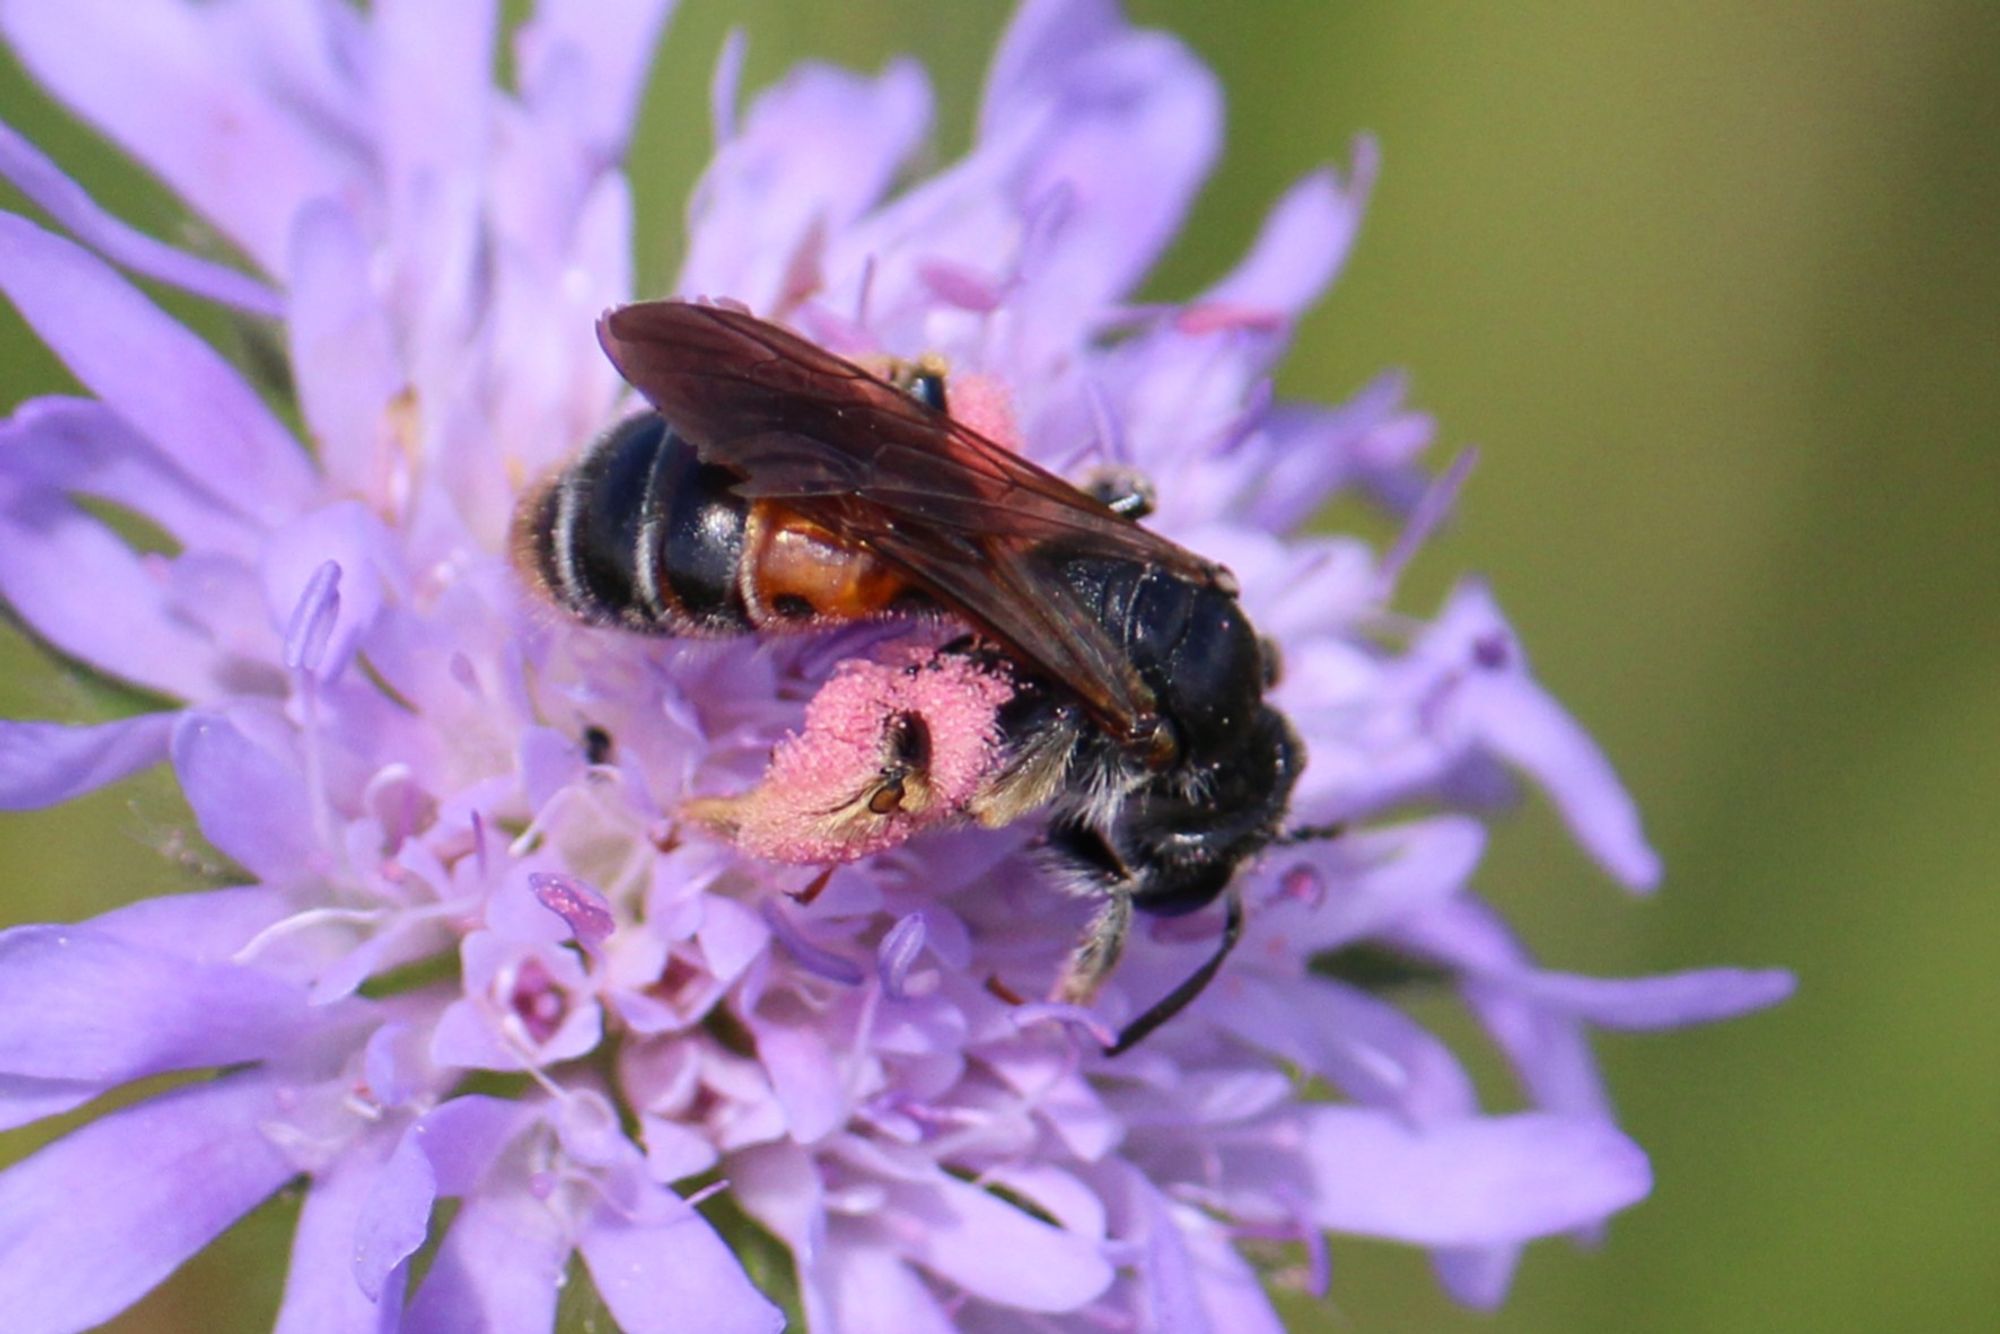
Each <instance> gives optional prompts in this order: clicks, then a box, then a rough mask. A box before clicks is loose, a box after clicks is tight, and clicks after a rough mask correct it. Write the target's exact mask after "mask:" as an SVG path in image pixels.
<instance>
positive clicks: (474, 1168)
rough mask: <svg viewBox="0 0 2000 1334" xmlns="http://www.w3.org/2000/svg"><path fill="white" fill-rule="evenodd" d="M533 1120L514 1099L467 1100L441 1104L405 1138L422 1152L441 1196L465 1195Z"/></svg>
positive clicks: (472, 1096) (530, 1112) (472, 1097)
mask: <svg viewBox="0 0 2000 1334" xmlns="http://www.w3.org/2000/svg"><path fill="white" fill-rule="evenodd" d="M533 1115H534V1112H533V1109H532V1108H531V1107H529V1106H527V1105H526V1104H524V1103H521V1102H518V1101H515V1100H514V1099H512V1098H494V1097H488V1096H486V1095H484V1094H467V1095H465V1096H463V1097H458V1098H453V1099H451V1100H450V1101H448V1102H443V1103H439V1104H438V1105H437V1106H436V1107H435V1108H433V1109H431V1110H430V1111H429V1112H427V1113H425V1114H424V1115H423V1117H421V1118H420V1119H419V1120H418V1121H417V1122H416V1123H415V1124H413V1125H412V1126H411V1127H410V1129H409V1132H408V1134H407V1135H406V1136H405V1137H404V1142H405V1143H407V1144H410V1145H412V1146H414V1147H416V1148H420V1149H422V1150H423V1152H424V1155H425V1157H427V1158H428V1159H429V1160H430V1164H431V1169H432V1171H433V1172H434V1173H435V1175H436V1179H437V1192H438V1194H440V1195H450V1196H458V1195H466V1194H469V1193H470V1192H471V1191H473V1190H474V1189H475V1188H476V1187H477V1186H478V1184H479V1182H480V1179H481V1178H482V1177H483V1176H484V1175H485V1173H486V1170H487V1169H488V1168H490V1167H491V1166H492V1165H493V1163H494V1162H495V1160H497V1159H498V1158H499V1156H500V1154H501V1153H502V1152H503V1151H504V1150H505V1149H506V1147H507V1145H508V1144H509V1143H511V1142H512V1141H513V1139H514V1137H515V1136H517V1135H519V1134H520V1133H521V1131H522V1129H523V1128H524V1127H525V1126H526V1124H527V1123H528V1121H529V1120H531V1119H532V1117H533Z"/></svg>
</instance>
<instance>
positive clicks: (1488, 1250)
mask: <svg viewBox="0 0 2000 1334" xmlns="http://www.w3.org/2000/svg"><path fill="white" fill-rule="evenodd" d="M1520 1263H1521V1248H1520V1247H1519V1246H1487V1247H1481V1248H1478V1249H1462V1250H1441V1251H1437V1252H1434V1253H1433V1254H1432V1255H1431V1267H1432V1268H1433V1269H1434V1270H1435V1271H1436V1272H1437V1276H1438V1282H1439V1283H1441V1284H1443V1285H1444V1290H1445V1291H1446V1292H1448V1293H1450V1294H1451V1296H1452V1300H1453V1301H1456V1302H1460V1303H1463V1304H1464V1305H1466V1306H1470V1307H1472V1308H1473V1309H1474V1310H1479V1311H1494V1310H1498V1309H1499V1307H1500V1303H1501V1302H1503V1301H1505V1300H1506V1299H1507V1289H1508V1288H1510V1287H1512V1286H1513V1284H1514V1270H1515V1269H1516V1267H1518V1266H1519V1265H1520Z"/></svg>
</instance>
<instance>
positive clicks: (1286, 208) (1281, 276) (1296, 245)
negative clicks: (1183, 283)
mask: <svg viewBox="0 0 2000 1334" xmlns="http://www.w3.org/2000/svg"><path fill="white" fill-rule="evenodd" d="M1378 165H1379V154H1378V153H1377V152H1376V149H1375V143H1374V141H1373V140H1371V139H1363V140H1361V142H1360V143H1358V144H1357V145H1356V146H1355V150H1354V166H1353V169H1352V170H1351V172H1350V174H1349V177H1348V181H1347V183H1346V186H1345V188H1343V187H1342V183H1341V180H1340V178H1339V177H1338V176H1336V175H1335V174H1334V173H1333V171H1332V170H1331V169H1327V170H1322V171H1316V172H1314V173H1313V174H1312V175H1310V176H1308V177H1306V178H1305V179H1304V180H1303V181H1300V182H1299V183H1298V184H1297V185H1295V186H1293V187H1292V188H1291V189H1290V190H1288V191H1286V193H1285V196H1284V198H1282V199H1280V200H1279V201H1278V203H1277V206H1276V207H1275V208H1273V209H1272V210H1271V214H1270V216H1269V217H1267V218H1266V219H1265V220H1264V226H1263V230H1261V231H1260V232H1258V234H1257V240H1256V243H1255V244H1253V245H1252V246H1251V247H1250V253H1249V254H1248V255H1246V256H1245V257H1244V259H1243V262H1242V263H1240V264H1238V265H1237V266H1236V268H1235V270H1234V271H1233V272H1231V273H1230V275H1229V276H1228V277H1226V278H1224V279H1223V280H1222V281H1221V282H1219V283H1217V284H1216V285H1215V286H1214V287H1212V288H1210V289H1209V290H1208V291H1206V292H1204V293H1203V294H1202V296H1201V301H1202V302H1203V303H1210V302H1213V303H1216V304H1220V305H1227V306H1240V307H1243V308H1245V309H1250V310H1271V311H1275V312H1277V313H1279V314H1282V315H1285V316H1293V317H1295V316H1297V315H1299V314H1301V313H1302V312H1303V311H1304V310H1305V308H1306V307H1307V306H1308V305H1310V304H1311V303H1312V302H1313V301H1314V300H1315V299H1317V298H1318V296H1319V294H1320V293H1321V292H1322V291H1324V290H1325V288H1326V285H1327V284H1328V283H1330V282H1332V281H1333V275H1334V274H1335V273H1337V272H1338V271H1339V270H1340V266H1341V264H1342V262H1343V261H1345V260H1346V258H1347V252H1348V250H1349V249H1350V248H1351V247H1352V246H1353V244H1354V238H1355V236H1356V235H1357V234H1358V233H1359V232H1360V230H1361V214H1362V211H1363V210H1364V209H1365V208H1366V207H1367V204H1368V195H1369V192H1370V191H1371V190H1372V189H1373V188H1374V185H1375V172H1376V168H1377V167H1378Z"/></svg>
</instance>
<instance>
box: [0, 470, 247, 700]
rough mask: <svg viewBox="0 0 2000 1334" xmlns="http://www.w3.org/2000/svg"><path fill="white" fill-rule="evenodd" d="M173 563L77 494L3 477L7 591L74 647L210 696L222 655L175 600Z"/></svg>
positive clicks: (81, 655) (1, 540)
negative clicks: (19, 485)
mask: <svg viewBox="0 0 2000 1334" xmlns="http://www.w3.org/2000/svg"><path fill="white" fill-rule="evenodd" d="M167 573H168V571H167V567H166V566H165V564H164V562H163V561H161V560H160V559H159V558H156V557H143V556H140V555H137V554H136V553H134V552H133V550H132V549H131V548H130V547H128V546H126V545H125V542H124V540H123V539H122V538H120V537H118V536H117V535H116V534H115V533H113V532H112V531H111V529H110V528H109V527H108V526H107V525H105V524H104V523H101V522H99V521H98V520H97V519H95V518H93V517H91V516H90V515H88V514H86V513H85V512H84V511H83V510H82V509H80V508H79V507H78V506H76V505H73V504H71V503H70V502H69V501H68V500H66V499H63V498H62V497H60V496H55V495H51V494H49V493H47V492H38V493H25V492H23V493H17V494H15V495H13V496H12V497H10V496H9V495H8V489H7V487H6V486H5V485H4V484H0V599H3V600H5V601H6V602H7V604H8V605H9V606H11V607H12V608H13V609H14V611H15V612H17V613H18V614H19V615H20V617H21V619H22V620H24V621H26V622H27V624H28V626H29V627H30V628H31V629H33V630H34V632H35V633H36V634H38V635H40V636H41V637H42V638H44V639H46V640H48V642H49V643H51V644H53V645H54V646H55V647H56V648H59V649H61V650H62V651H63V652H64V653H66V654H68V655H69V656H70V657H73V658H77V659H80V660H81V661H83V662H86V663H89V664H90V665H91V666H93V667H96V668H98V669H99V670H101V671H104V672H106V673H108V674H110V675H112V676H116V677H119V678H121V679H123V680H126V681H130V682H133V683H134V684H136V685H141V686H145V687H147V688H149V689H152V690H156V691H159V692H161V693H162V694H166V695H172V696H176V697H178V698H182V699H199V698H204V697H207V696H210V695H212V694H214V693H215V691H216V689H217V683H216V681H215V673H216V671H217V668H218V665H219V664H218V663H217V656H218V655H217V653H216V651H215V647H214V645H212V644H211V643H210V642H209V641H208V640H207V639H206V638H205V637H204V636H202V635H200V634H198V633H197V632H196V631H195V630H194V628H193V627H191V626H190V625H189V624H188V623H187V621H186V620H185V618H183V617H182V616H181V615H180V614H179V612H178V609H177V608H176V607H175V606H174V605H173V602H172V597H171V590H170V588H169V586H168V580H167ZM86 589H87V590H88V596H79V594H80V592H81V591H82V590H86Z"/></svg>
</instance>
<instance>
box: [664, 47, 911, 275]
mask: <svg viewBox="0 0 2000 1334" xmlns="http://www.w3.org/2000/svg"><path fill="white" fill-rule="evenodd" d="M929 120H930V87H929V84H928V83H927V82H926V80H925V79H924V76H923V72H922V71H921V70H919V69H918V68H917V67H916V66H915V65H913V64H911V63H910V62H908V61H897V62H894V63H892V64H891V65H890V66H889V67H888V69H886V70H884V71H883V72H882V74H881V76H880V77H879V78H875V79H867V78H862V77H860V76H857V75H854V74H851V73H849V72H847V71H845V70H839V69H834V68H831V67H829V66H823V65H805V66H801V67H800V68H798V69H796V70H794V71H793V72H792V74H791V75H790V76H788V77H787V78H786V79H785V81H784V82H783V83H781V84H779V85H778V86H777V87H775V88H772V89H770V90H769V91H767V92H765V93H763V94H762V95H761V96H759V97H758V98H757V100H756V103H755V104H754V105H753V106H752V107H751V109H750V115H749V118H748V120H747V122H746V123H745V125H744V126H743V130H742V132H741V133H740V134H738V135H737V136H736V137H735V138H734V139H731V140H730V141H729V142H727V143H726V144H724V145H723V146H722V148H721V150H720V151H719V152H718V153H717V154H716V156H715V159H714V161H713V162H712V163H711V164H710V165H709V168H708V170H707V172H706V173H705V174H704V175H703V176H702V179H701V182H700V184H699V185H698V186H697V187H696V190H695V202H694V205H693V210H692V211H693V216H694V221H693V224H692V230H691V238H690V241H689V246H688V256H687V261H686V263H685V264H683V265H682V268H681V276H680V280H679V282H678V284H677V286H678V290H680V291H683V292H687V293H690V294H714V295H727V296H731V297H734V298H736V299H737V300H739V301H742V302H744V303H745V304H747V305H748V306H749V307H750V308H751V309H752V310H766V311H768V310H774V309H777V308H779V307H780V306H781V305H782V304H783V300H784V298H785V297H786V296H787V295H788V293H790V294H791V295H796V293H795V292H790V289H795V288H800V287H808V288H809V287H810V286H814V285H816V283H815V282H814V281H813V279H814V275H813V273H812V269H813V268H814V266H815V265H816V264H817V261H818V256H817V255H816V254H815V253H814V247H815V246H816V245H819V244H822V243H824V242H825V240H826V239H827V238H828V237H831V236H838V235H840V234H841V232H842V231H843V230H845V229H846V227H847V226H848V224H850V223H851V222H853V221H854V220H855V219H856V218H857V217H859V216H860V215H861V213H862V211H863V210H864V209H866V208H868V207H869V206H870V205H872V204H873V203H875V201H876V200H877V199H878V198H880V197H881V194H882V192H883V191H884V190H886V189H887V188H888V186H889V183H890V181H891V180H892V179H893V177H894V175H895V172H896V169H897V168H898V167H899V166H901V165H902V164H903V162H904V161H905V160H907V158H908V157H909V155H910V153H911V152H912V151H914V150H915V148H916V146H917V143H918V141H919V140H920V139H921V138H922V136H923V132H924V129H925V127H926V125H927V124H928V123H929Z"/></svg>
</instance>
